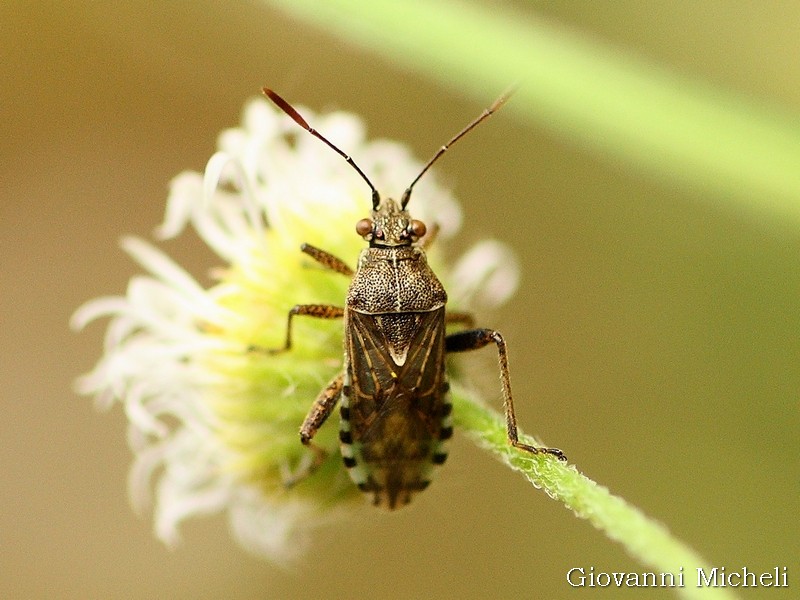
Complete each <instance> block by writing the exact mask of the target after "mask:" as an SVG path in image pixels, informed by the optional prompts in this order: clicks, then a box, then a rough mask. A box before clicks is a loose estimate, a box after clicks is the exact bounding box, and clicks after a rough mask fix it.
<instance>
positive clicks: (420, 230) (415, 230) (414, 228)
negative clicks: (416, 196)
mask: <svg viewBox="0 0 800 600" xmlns="http://www.w3.org/2000/svg"><path fill="white" fill-rule="evenodd" d="M426 231H428V228H427V227H425V223H423V222H422V221H417V220H416V219H414V220H413V221H411V233H412V234H413V235H414V236H415V237H418V238H421V237H422V236H424V235H425V232H426Z"/></svg>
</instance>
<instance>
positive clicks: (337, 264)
mask: <svg viewBox="0 0 800 600" xmlns="http://www.w3.org/2000/svg"><path fill="white" fill-rule="evenodd" d="M300 250H301V251H302V252H304V253H305V254H308V255H309V256H310V257H311V258H313V259H314V260H315V261H317V262H318V263H319V264H321V265H322V266H323V267H326V268H328V269H330V270H331V271H336V272H337V273H341V274H342V275H347V276H348V277H352V276H353V275H354V272H353V269H351V268H350V267H349V266H348V265H347V263H346V262H344V261H343V260H342V259H341V258H338V257H336V256H334V255H333V254H331V253H330V252H325V250H321V249H320V248H317V247H316V246H312V245H311V244H303V245H302V246H300Z"/></svg>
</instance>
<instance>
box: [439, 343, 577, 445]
mask: <svg viewBox="0 0 800 600" xmlns="http://www.w3.org/2000/svg"><path fill="white" fill-rule="evenodd" d="M491 343H494V344H495V345H496V346H497V357H498V361H499V363H500V382H501V384H502V386H503V410H504V411H505V414H506V431H507V432H508V441H509V443H510V444H511V445H512V446H514V447H515V448H519V449H521V450H526V451H528V452H531V453H533V454H538V453H540V452H541V453H544V454H552V455H553V456H555V457H556V458H558V459H559V460H567V457H566V456H564V453H563V452H561V450H559V449H558V448H536V447H535V446H530V445H528V444H524V443H522V442H520V441H519V437H518V434H517V416H516V414H514V402H513V400H512V399H511V377H510V375H509V372H508V350H507V349H506V341H505V340H504V339H503V336H502V335H500V332H499V331H494V330H492V329H470V330H468V331H459V332H458V333H453V334H450V335H448V336H447V337H446V338H445V349H446V350H447V352H465V351H467V350H477V349H478V348H483V347H484V346H486V345H488V344H491Z"/></svg>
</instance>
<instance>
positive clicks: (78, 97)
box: [0, 1, 800, 598]
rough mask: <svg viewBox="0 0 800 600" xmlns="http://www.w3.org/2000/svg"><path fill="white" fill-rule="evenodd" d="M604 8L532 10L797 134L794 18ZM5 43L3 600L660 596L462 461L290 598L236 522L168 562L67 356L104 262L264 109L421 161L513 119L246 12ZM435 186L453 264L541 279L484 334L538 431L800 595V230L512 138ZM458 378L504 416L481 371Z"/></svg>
mask: <svg viewBox="0 0 800 600" xmlns="http://www.w3.org/2000/svg"><path fill="white" fill-rule="evenodd" d="M509 6H511V5H510V4H509ZM587 6H589V5H587V4H585V3H582V2H559V1H556V2H548V3H541V5H539V4H532V5H528V4H526V3H518V4H517V6H516V8H517V9H519V10H521V11H530V10H534V9H535V10H536V14H538V15H543V16H547V17H548V18H550V19H552V20H553V21H554V22H556V23H563V24H564V26H566V27H569V28H571V29H573V30H575V31H579V32H584V33H585V35H586V36H589V37H592V38H597V39H599V40H604V41H606V42H608V43H610V44H613V45H616V46H618V47H619V48H621V49H623V50H625V51H630V52H633V53H636V54H639V55H642V56H644V57H647V58H649V59H651V60H653V61H655V62H658V63H661V64H664V65H666V66H667V67H669V68H672V69H674V70H675V71H678V72H681V73H684V74H687V75H689V76H692V77H695V78H697V79H700V80H704V81H706V82H708V83H710V84H714V85H720V86H724V87H727V88H731V89H733V90H736V91H738V92H739V93H741V94H743V95H746V96H750V97H752V98H753V99H755V100H761V101H764V102H767V103H770V104H773V105H776V106H778V107H782V108H784V109H787V110H789V111H793V112H794V113H795V114H800V71H798V70H797V65H798V64H800V41H798V36H797V31H796V24H797V23H798V22H800V21H798V19H800V8H798V5H796V4H785V3H735V2H719V1H705V2H673V3H669V4H662V3H656V2H616V3H613V4H612V3H602V4H593V5H592V7H593V9H592V10H587ZM792 11H794V12H792ZM0 23H2V25H0V32H2V34H1V35H0V80H1V81H2V88H0V106H2V122H3V127H2V129H3V131H2V135H0V194H2V197H0V243H1V244H2V246H1V249H2V277H1V279H0V281H2V290H1V292H2V293H1V295H0V302H2V323H3V327H2V344H3V347H2V350H0V352H1V353H2V373H1V374H2V378H3V379H2V385H1V386H0V389H1V390H2V392H0V394H2V396H0V410H2V417H1V418H0V465H2V488H0V597H2V598H121V597H127V598H343V597H351V598H358V597H380V598H423V597H427V598H433V597H436V598H456V597H458V598H488V597H496V596H498V595H502V596H509V595H512V594H521V595H523V596H524V597H531V598H566V597H568V596H571V595H572V593H573V591H574V590H572V589H570V588H569V587H568V586H567V584H566V581H565V573H566V571H567V570H568V569H569V568H571V567H574V566H583V567H586V568H588V567H591V566H594V567H595V569H596V570H598V571H600V570H606V571H608V570H616V571H622V570H643V567H642V566H641V565H639V564H637V563H635V562H634V561H632V560H631V559H629V558H628V557H627V556H626V555H625V554H624V553H623V552H622V551H621V550H620V548H619V547H618V546H617V545H615V544H613V543H612V542H610V541H608V540H607V539H606V538H604V537H603V536H602V535H601V534H599V533H597V532H596V531H594V530H593V529H592V528H591V527H590V526H589V525H588V524H586V523H585V522H583V521H579V520H577V519H575V518H574V517H573V516H572V515H571V514H570V513H568V512H567V511H565V510H564V508H563V507H562V506H561V505H559V504H557V503H555V502H552V501H551V500H549V499H548V498H547V497H546V496H545V495H544V494H542V493H536V492H532V491H531V489H530V486H529V485H528V484H527V483H525V482H524V481H523V480H522V479H521V478H520V477H518V476H515V475H513V474H512V473H510V472H509V471H508V470H506V469H504V468H502V467H501V466H500V465H499V464H498V463H495V462H494V461H493V460H492V459H490V458H488V457H487V456H485V455H484V454H482V453H481V452H479V451H478V450H476V449H475V448H474V447H472V446H471V445H470V444H469V443H468V442H466V441H465V440H463V439H460V438H459V439H458V440H457V441H456V443H455V447H454V449H453V452H452V455H451V460H450V462H449V463H448V465H447V468H446V469H444V470H443V471H442V472H441V476H440V477H439V478H438V480H437V481H436V482H435V485H433V486H431V488H430V490H429V491H427V492H426V493H425V494H423V495H421V496H420V497H419V498H418V499H417V500H416V501H415V502H414V504H413V505H412V507H411V508H410V509H408V510H404V511H401V512H399V513H398V514H392V515H386V514H383V513H381V512H378V511H374V510H372V509H370V508H369V507H366V506H365V508H364V510H363V513H362V514H361V515H359V518H358V519H354V520H353V521H351V522H346V523H342V524H340V525H334V526H331V527H329V528H328V529H325V530H324V531H323V532H321V534H320V536H319V539H318V540H317V543H316V545H315V547H314V549H313V552H312V554H311V555H310V556H309V559H308V561H307V562H306V563H301V564H300V565H299V566H298V567H297V568H296V569H295V570H294V571H284V570H280V569H277V568H275V567H273V566H271V565H269V564H267V563H264V562H263V561H260V560H257V559H255V558H253V557H251V556H249V555H247V554H245V553H244V552H243V551H242V550H241V549H240V548H239V547H237V546H236V545H235V544H234V543H232V542H231V540H230V538H229V535H228V533H227V530H226V525H225V523H224V521H223V520H222V519H219V518H214V519H207V520H200V521H194V522H191V523H190V524H189V525H188V526H187V527H185V529H184V534H185V535H184V542H183V544H182V545H181V546H180V547H179V548H178V549H177V550H175V551H169V550H167V549H166V548H165V547H163V546H162V545H161V544H160V543H159V542H158V541H157V540H156V539H155V538H154V537H153V535H152V533H151V528H152V525H151V522H150V521H149V520H147V519H138V518H137V517H136V516H134V514H133V513H132V511H131V509H130V507H129V505H128V501H127V497H126V487H125V486H126V474H127V470H128V467H129V464H130V453H129V451H128V449H127V446H126V441H125V418H124V415H123V414H122V411H121V410H120V409H119V407H117V409H116V410H113V411H112V412H111V413H109V414H98V413H97V412H95V411H94V410H93V408H92V403H91V400H90V399H88V398H83V397H78V396H76V395H75V394H74V393H73V392H72V388H71V386H72V381H73V380H74V378H75V377H76V376H77V375H79V374H80V373H83V372H85V371H87V370H88V369H89V368H90V367H91V366H92V365H93V364H94V362H95V360H96V359H97V358H98V357H99V355H100V352H101V340H102V333H103V329H104V327H103V326H102V325H100V324H94V325H93V326H91V327H90V328H89V329H88V330H87V331H85V332H84V333H81V334H79V335H78V334H74V333H72V332H70V331H69V330H68V328H67V322H68V319H69V316H70V314H71V313H72V312H73V311H74V310H75V308H76V307H77V306H79V305H80V304H81V303H83V302H84V301H85V300H87V299H89V298H93V297H96V296H100V295H109V294H120V293H122V292H123V291H124V289H125V286H126V283H127V280H128V278H129V277H130V276H131V275H132V274H133V273H135V272H137V267H136V266H135V265H134V264H133V263H132V262H131V261H130V260H129V259H128V257H127V256H126V255H124V254H123V253H122V251H120V250H119V249H118V246H117V240H118V239H119V237H120V236H121V235H123V234H128V233H134V234H138V235H142V236H149V235H150V232H151V230H152V228H153V227H154V226H155V225H156V224H157V223H159V222H160V219H161V216H162V211H163V207H164V200H165V197H166V186H167V182H168V181H169V180H170V179H171V178H172V177H173V176H174V175H176V174H177V173H179V172H180V171H181V170H183V169H186V168H192V169H202V168H203V166H204V164H205V161H206V160H207V159H208V157H209V156H210V155H211V153H212V152H213V151H214V148H215V140H216V135H217V133H218V132H219V131H220V130H221V129H223V128H225V127H229V126H232V125H236V124H237V123H238V121H239V116H240V110H241V107H242V105H243V103H244V101H245V100H246V99H247V98H248V97H250V96H252V95H254V94H256V93H257V92H258V90H259V89H260V87H261V86H262V85H264V84H269V85H270V86H271V87H274V88H275V89H277V90H280V91H281V93H282V94H284V95H285V96H286V97H287V98H288V99H290V100H291V101H292V102H295V103H298V104H304V105H307V106H310V107H313V108H314V109H316V110H326V109H334V108H343V109H347V110H352V111H354V112H357V113H359V114H361V115H363V116H364V118H365V119H366V121H367V123H368V125H369V130H370V134H371V135H372V136H379V137H391V138H395V139H399V140H404V141H406V142H408V143H409V144H410V145H411V146H412V148H413V149H414V150H415V152H416V153H417V154H418V155H420V157H422V158H425V157H427V156H429V155H430V153H431V152H432V151H433V150H434V149H435V148H437V147H438V146H439V145H440V144H441V143H442V142H443V141H444V140H446V139H447V137H448V136H450V135H451V134H452V133H454V132H455V131H457V130H458V129H459V128H460V127H461V126H462V125H463V124H464V123H466V122H467V121H468V120H469V119H471V118H472V117H473V116H475V115H476V114H477V113H478V112H479V111H480V110H481V109H482V108H483V105H485V104H488V103H489V102H491V100H493V99H494V97H495V96H496V95H497V93H498V92H499V91H500V90H494V89H491V90H486V101H485V102H484V103H483V104H478V103H475V102H474V101H470V100H466V99H464V98H463V97H460V96H459V94H458V90H453V89H443V88H441V87H437V86H436V85H435V84H433V83H432V82H430V81H428V80H425V79H423V78H421V77H419V76H417V75H415V74H414V73H410V72H406V71H401V70H398V69H397V68H396V67H394V66H393V65H392V64H390V63H389V62H386V61H384V60H382V59H380V58H378V57H375V56H373V55H370V54H368V53H364V52H362V51H361V50H359V49H358V48H356V47H355V46H350V45H347V44H345V43H342V42H341V41H338V40H336V39H334V38H332V37H328V36H327V35H326V34H325V33H322V32H320V31H317V30H309V29H306V28H305V27H304V26H302V25H301V24H299V23H297V22H295V21H292V20H289V19H287V18H286V17H284V16H283V15H281V14H279V13H276V12H274V11H273V10H271V9H269V8H267V7H264V6H262V5H260V4H258V3H228V4H217V3H213V2H196V3H149V2H139V1H131V2H127V3H110V2H109V3H102V2H101V3H86V4H84V3H69V2H65V3H47V4H46V5H45V4H40V3H34V2H30V3H29V2H14V1H11V2H4V3H2V5H0ZM798 167H799V168H800V165H798ZM438 168H439V172H440V174H441V175H442V178H443V179H444V180H445V181H450V182H451V183H452V184H453V185H454V187H455V190H456V193H457V195H458V196H459V197H460V199H461V200H462V202H463V204H464V206H465V213H466V214H465V217H466V227H465V232H464V234H463V235H462V236H461V238H460V242H459V244H460V245H459V246H457V247H456V248H454V249H453V252H454V253H455V252H457V251H459V250H463V249H464V248H466V247H467V246H468V245H469V244H470V243H471V242H473V241H475V240H477V239H479V238H481V237H485V236H487V235H494V236H498V237H501V238H503V239H504V240H506V241H507V242H508V243H509V244H511V245H512V246H513V247H514V248H515V250H516V251H517V252H518V253H519V254H520V256H521V257H522V260H523V262H524V265H525V269H524V279H523V282H522V288H521V290H520V292H519V294H518V295H517V296H516V297H515V299H514V300H513V301H512V302H511V303H510V304H509V305H507V306H506V307H504V309H503V310H502V311H498V312H497V313H496V314H491V315H481V317H482V318H481V320H482V321H483V322H485V323H487V324H489V325H491V326H495V327H497V328H498V329H500V330H501V331H504V332H505V333H506V335H507V337H508V340H509V344H510V348H511V352H512V357H511V358H512V377H513V375H514V373H515V372H516V373H520V374H530V373H532V374H533V375H528V376H527V377H525V378H523V377H520V376H518V377H516V379H515V381H514V383H515V392H516V397H517V398H519V400H518V403H519V407H518V413H519V415H518V416H519V418H520V421H521V423H522V424H523V427H525V428H526V429H527V430H528V431H531V432H535V433H538V434H540V435H541V436H542V438H543V440H544V441H545V442H547V443H549V444H552V445H557V446H559V447H561V448H563V449H564V450H565V451H566V452H567V454H568V455H569V457H570V459H571V461H573V462H574V463H575V464H577V465H578V466H579V468H581V469H582V470H583V471H585V472H586V473H587V474H588V475H589V476H590V477H592V478H594V479H596V480H597V481H599V482H600V483H602V484H604V485H607V486H609V487H610V488H611V489H612V491H614V492H616V493H618V494H620V495H622V496H623V497H625V498H626V499H628V500H629V501H631V502H633V503H635V504H637V505H638V506H640V507H641V508H642V509H643V510H644V511H645V512H647V513H648V514H650V515H652V516H654V517H656V518H658V519H660V520H661V521H663V522H664V523H666V524H667V525H668V526H669V527H670V528H671V529H672V530H673V531H674V532H675V534H676V535H677V536H678V537H680V538H682V539H683V540H686V541H688V542H689V543H690V544H692V545H693V546H694V547H695V548H696V549H697V550H698V551H699V552H700V553H701V554H702V555H704V556H705V557H707V559H708V560H709V561H711V562H712V563H713V564H715V565H719V566H726V567H727V568H728V569H729V570H731V569H739V568H741V567H742V566H743V565H747V566H748V568H750V569H755V570H762V569H763V570H768V569H771V568H774V567H775V566H784V565H787V566H789V569H790V580H792V581H794V582H796V580H797V577H798V576H800V566H798V557H800V543H799V542H798V540H800V526H799V525H798V519H797V515H798V513H800V511H799V510H798V509H800V501H798V497H799V494H798V491H800V490H799V489H798V488H799V487H800V486H799V482H800V465H799V464H798V450H799V449H800V444H798V424H799V423H798V411H797V408H798V407H797V400H798V389H799V386H800V370H799V368H798V358H800V343H799V342H798V332H800V298H799V297H798V291H800V269H799V268H798V267H799V265H800V258H799V257H800V232H798V230H797V228H796V223H787V224H785V225H784V224H781V223H778V222H776V221H766V220H765V221H763V222H759V221H757V220H755V219H754V218H753V217H752V216H751V215H743V214H736V213H733V212H731V211H729V210H728V209H726V208H725V207H724V206H720V205H717V204H716V203H713V202H712V203H708V202H706V198H704V195H703V193H702V192H701V191H698V190H691V191H687V190H686V189H676V188H674V187H670V186H669V185H668V184H665V183H662V182H655V181H651V180H649V179H647V178H646V176H645V175H642V174H640V173H636V172H631V171H629V170H626V169H624V167H622V166H621V165H619V164H618V163H616V162H614V161H609V160H606V159H604V158H603V157H601V156H597V155H594V154H590V153H587V152H584V151H582V150H581V149H579V148H577V147H575V146H574V145H571V144H569V143H568V142H566V141H563V140H560V139H558V138H556V137H553V136H552V134H550V133H548V132H545V131H544V130H533V129H527V128H521V127H519V126H518V124H517V123H515V121H514V118H513V115H510V114H507V115H503V114H502V113H501V114H500V115H498V116H497V117H496V118H495V119H492V121H491V123H490V124H489V125H488V126H485V127H483V128H482V129H480V131H479V132H476V133H474V134H473V137H472V138H471V139H470V140H469V141H468V142H464V143H463V144H461V145H459V147H458V149H457V150H455V151H454V152H453V153H452V154H451V155H449V156H448V157H447V158H446V159H444V160H443V161H442V162H441V163H440V165H439V167H438ZM310 176H311V175H310ZM365 210H366V209H365ZM164 247H166V248H167V250H168V251H169V252H170V253H171V254H172V255H173V256H175V257H176V258H177V259H178V260H179V261H180V262H182V263H183V264H185V265H187V266H188V267H189V268H190V270H191V271H192V272H193V273H195V274H196V275H197V276H198V277H203V276H204V274H205V273H206V272H207V270H208V269H209V268H210V267H212V266H214V265H215V262H214V260H213V258H212V257H211V255H210V253H209V252H208V251H207V250H205V249H204V248H203V246H202V244H200V243H199V242H198V241H197V240H196V239H194V238H193V237H192V235H191V234H189V235H184V236H182V237H181V238H180V239H179V240H178V241H175V242H171V243H168V244H165V245H164ZM481 354H482V353H481ZM467 364H468V365H470V366H472V367H474V369H475V370H476V371H481V372H483V373H485V375H483V376H482V378H483V380H484V381H485V383H486V389H487V390H488V392H489V393H492V394H494V393H495V386H496V372H495V368H496V366H495V363H494V357H493V356H492V353H491V352H489V351H487V352H486V355H485V356H483V355H482V356H477V357H472V358H470V359H469V361H468V363H467ZM795 591H796V587H795ZM585 593H586V594H591V595H592V597H598V598H612V597H620V596H626V595H630V596H633V595H634V594H635V595H637V596H639V597H643V596H642V593H641V592H636V591H631V592H630V593H629V594H625V593H624V591H623V592H619V591H616V590H598V589H595V590H592V591H589V590H587V591H586V592H585ZM790 593H791V590H788V591H787V590H777V591H775V590H773V591H770V592H769V593H768V595H767V594H766V593H765V591H764V590H761V594H763V595H760V596H759V597H770V598H772V597H775V598H778V597H789V594H790ZM668 596H670V597H671V596H672V594H671V593H669V592H668V591H664V590H655V591H654V590H647V591H646V597H648V598H650V597H668ZM587 597H588V596H587ZM752 597H755V596H752Z"/></svg>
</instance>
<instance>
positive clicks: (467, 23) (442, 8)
mask: <svg viewBox="0 0 800 600" xmlns="http://www.w3.org/2000/svg"><path fill="white" fill-rule="evenodd" d="M270 3H272V4H276V5H279V6H280V7H281V8H282V9H284V10H286V11H287V12H289V13H292V14H293V15H295V16H297V17H299V18H301V19H303V20H305V21H307V22H309V23H312V24H316V25H317V26H319V27H323V28H325V30H326V31H327V32H329V33H330V34H333V35H338V36H339V37H341V38H343V39H345V40H346V41H347V42H350V43H358V44H361V45H362V46H364V47H366V48H367V49H369V50H370V51H372V52H374V53H377V54H379V55H381V56H383V57H384V58H386V59H387V60H388V61H391V62H393V63H395V64H400V65H402V66H403V67H404V68H411V69H413V70H415V71H417V72H419V73H421V74H424V75H427V76H428V77H430V78H433V79H434V80H435V81H437V82H439V83H442V84H448V85H450V86H451V87H454V88H457V89H458V90H459V91H460V92H461V93H469V94H470V95H472V96H473V97H474V98H476V99H478V100H479V101H480V102H482V103H488V102H489V101H490V100H491V99H492V98H493V97H494V95H496V94H497V93H498V92H499V91H501V90H503V89H506V88H507V87H508V86H509V84H511V83H514V82H519V83H520V85H519V89H518V91H517V93H516V95H515V97H514V99H513V101H512V102H509V104H508V108H507V109H505V110H510V111H516V112H517V113H518V114H519V115H520V116H521V117H523V118H524V119H525V120H526V121H527V122H528V123H530V124H532V125H535V126H537V127H547V128H550V129H551V130H553V131H555V132H556V134H558V135H562V136H565V137H568V138H571V139H572V140H574V141H575V142H576V143H578V144H581V145H584V146H587V147H589V148H593V149H595V150H598V151H600V152H602V153H605V154H608V155H611V156H614V157H616V158H617V159H621V160H623V161H625V162H627V163H629V164H630V165H633V166H635V167H636V168H638V169H641V170H644V171H646V172H648V173H650V174H652V175H655V176H657V177H661V178H664V179H666V180H670V181H673V182H680V183H683V184H688V185H690V186H693V187H695V188H697V189H699V190H700V191H701V192H702V197H705V198H706V199H707V200H708V201H710V202H714V201H717V202H723V203H725V204H726V205H727V206H729V207H733V206H736V205H737V204H738V206H740V207H745V208H746V209H747V210H749V211H751V212H752V213H753V214H755V215H758V216H763V215H770V214H772V215H773V216H778V217H779V218H789V219H791V220H793V221H795V222H796V223H797V224H800V169H798V168H797V165H798V164H800V122H798V120H797V118H796V116H795V115H791V114H785V113H782V112H781V111H779V110H776V109H774V108H773V107H770V106H768V105H767V104H766V103H758V102H754V101H752V100H750V99H745V98H744V97H742V96H737V95H736V94H734V93H732V92H730V91H727V90H724V89H720V88H715V87H714V86H711V85H706V84H704V83H702V82H698V81H694V80H690V79H689V78H686V77H681V76H679V75H677V74H676V73H671V72H669V71H667V70H666V69H664V68H661V67H658V66H656V65H654V64H652V63H650V62H647V61H645V60H643V59H640V58H638V57H636V56H635V55H632V54H630V53H625V52H621V51H618V50H616V49H614V48H611V47H608V46H605V45H603V44H601V43H599V42H597V41H590V39H589V38H588V37H587V36H579V35H578V34H576V33H573V32H571V31H569V30H568V29H567V28H564V27H560V26H558V25H557V24H554V23H551V22H549V21H546V20H543V19H538V18H537V17H536V15H535V13H532V12H530V11H529V12H525V13H523V14H517V13H510V12H507V11H504V10H503V9H502V8H498V7H495V6H491V5H490V3H484V4H476V3H469V2H457V1H453V0H451V1H437V2H431V1H429V0H404V1H403V2H397V1H396V0H326V1H325V2H319V1H318V0H270ZM731 201H733V202H735V204H734V203H732V202H731Z"/></svg>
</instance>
